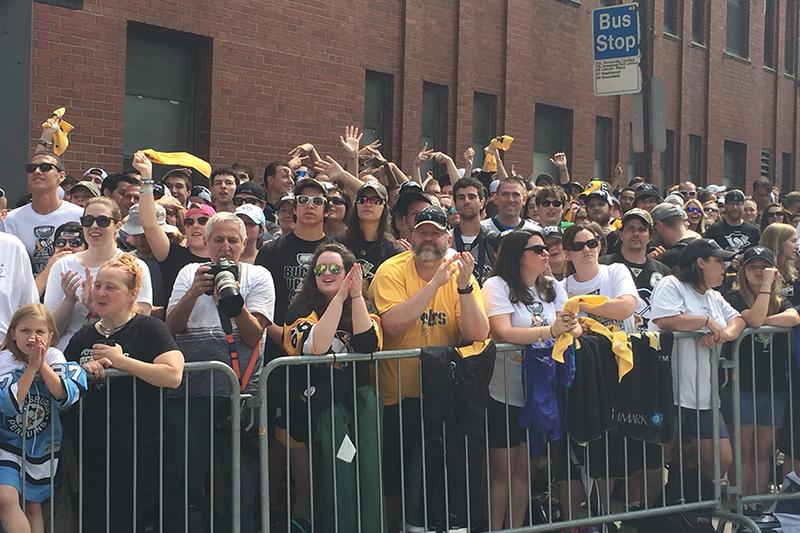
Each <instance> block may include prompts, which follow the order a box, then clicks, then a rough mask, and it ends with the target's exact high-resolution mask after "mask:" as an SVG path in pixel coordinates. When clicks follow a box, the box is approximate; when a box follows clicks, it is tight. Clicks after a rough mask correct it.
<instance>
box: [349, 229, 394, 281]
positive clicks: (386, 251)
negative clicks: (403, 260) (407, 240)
mask: <svg viewBox="0 0 800 533" xmlns="http://www.w3.org/2000/svg"><path fill="white" fill-rule="evenodd" d="M334 240H335V241H337V242H340V243H342V244H344V245H345V246H347V244H346V243H345V242H344V239H343V238H342V237H341V236H340V237H334ZM347 248H348V249H350V247H349V246H347ZM350 251H351V252H353V254H354V255H355V256H356V259H358V262H359V263H360V264H361V269H362V270H363V271H364V279H365V280H367V281H368V282H369V281H370V280H372V278H373V277H374V276H375V271H377V270H378V267H379V266H381V265H382V264H383V262H384V261H386V260H387V259H389V258H390V257H393V256H395V255H397V254H399V253H400V252H402V251H404V249H403V247H402V246H400V245H399V244H398V243H397V241H394V240H388V239H382V240H378V241H363V242H362V243H361V247H360V248H358V249H350Z"/></svg>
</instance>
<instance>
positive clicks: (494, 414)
mask: <svg viewBox="0 0 800 533" xmlns="http://www.w3.org/2000/svg"><path fill="white" fill-rule="evenodd" d="M521 410H522V407H517V406H514V405H509V406H508V412H507V413H506V404H504V403H502V402H498V401H497V400H495V399H494V398H489V405H488V406H487V408H486V421H487V425H488V428H489V429H488V431H489V448H501V449H506V448H516V447H517V446H519V445H520V444H522V443H523V442H527V438H526V437H527V433H528V432H527V431H526V430H525V429H523V428H521V427H519V424H518V423H517V419H518V418H519V412H520V411H521ZM509 422H510V423H509ZM506 428H507V429H506ZM506 431H508V435H506Z"/></svg>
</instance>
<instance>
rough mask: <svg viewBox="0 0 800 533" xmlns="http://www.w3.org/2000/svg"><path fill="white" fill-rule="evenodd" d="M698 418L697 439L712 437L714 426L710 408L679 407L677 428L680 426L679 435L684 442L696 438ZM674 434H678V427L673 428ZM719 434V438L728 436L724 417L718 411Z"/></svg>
mask: <svg viewBox="0 0 800 533" xmlns="http://www.w3.org/2000/svg"><path fill="white" fill-rule="evenodd" d="M698 418H699V420H700V422H699V426H700V432H699V439H700V440H704V439H713V438H714V426H713V414H712V411H711V409H693V408H690V407H681V408H680V413H679V415H678V426H677V427H678V428H680V431H681V434H680V437H681V438H682V439H683V441H684V442H686V441H689V440H697V439H698V431H697V429H698ZM675 436H676V437H677V436H678V429H677V428H676V429H675ZM719 436H720V438H721V439H725V438H728V426H726V425H725V417H724V416H722V413H720V417H719Z"/></svg>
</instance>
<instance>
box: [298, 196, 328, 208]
mask: <svg viewBox="0 0 800 533" xmlns="http://www.w3.org/2000/svg"><path fill="white" fill-rule="evenodd" d="M295 201H296V202H297V205H306V204H307V203H308V202H311V203H312V204H313V205H314V206H316V207H322V206H323V205H325V202H326V201H327V200H326V199H325V197H324V196H309V195H307V194H299V195H297V196H295Z"/></svg>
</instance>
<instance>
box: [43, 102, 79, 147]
mask: <svg viewBox="0 0 800 533" xmlns="http://www.w3.org/2000/svg"><path fill="white" fill-rule="evenodd" d="M66 112H67V110H66V108H63V107H59V108H58V109H56V110H55V111H53V112H52V113H51V114H50V118H48V119H47V120H45V121H44V122H43V123H42V128H43V129H50V128H52V127H53V125H54V124H55V123H56V122H58V129H57V130H56V132H55V133H53V153H54V154H56V155H62V154H63V153H64V152H66V151H67V146H69V137H68V136H69V132H71V131H72V130H74V129H75V126H73V125H72V124H70V123H69V122H67V121H66V120H64V113H66Z"/></svg>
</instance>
